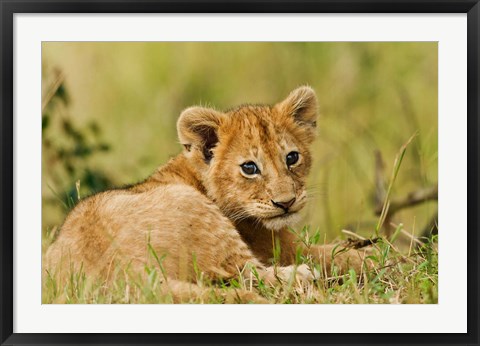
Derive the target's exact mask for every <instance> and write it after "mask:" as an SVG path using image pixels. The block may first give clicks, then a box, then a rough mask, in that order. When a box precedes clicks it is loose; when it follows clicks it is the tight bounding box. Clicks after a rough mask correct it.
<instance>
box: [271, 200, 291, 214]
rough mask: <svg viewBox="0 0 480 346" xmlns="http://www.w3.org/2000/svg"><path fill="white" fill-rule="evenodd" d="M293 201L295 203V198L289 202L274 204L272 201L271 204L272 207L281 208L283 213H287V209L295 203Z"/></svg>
mask: <svg viewBox="0 0 480 346" xmlns="http://www.w3.org/2000/svg"><path fill="white" fill-rule="evenodd" d="M295 201H296V198H295V197H293V198H292V199H291V200H289V201H287V202H276V201H273V200H272V203H273V205H274V206H276V207H278V208H282V209H283V210H285V211H288V208H290V207H291V206H292V205H293V203H295Z"/></svg>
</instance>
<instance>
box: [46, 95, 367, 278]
mask: <svg viewBox="0 0 480 346" xmlns="http://www.w3.org/2000/svg"><path fill="white" fill-rule="evenodd" d="M316 116H317V101H316V97H315V94H314V91H313V90H312V89H311V88H309V87H300V88H298V89H296V90H294V91H293V92H292V93H291V94H290V95H289V96H288V97H287V98H286V99H285V100H284V101H282V102H280V103H278V104H277V105H275V106H251V105H247V106H241V107H238V108H235V109H232V110H230V111H227V112H219V111H215V110H213V109H208V108H201V107H192V108H188V109H186V110H185V111H184V112H182V114H181V115H180V118H179V120H178V124H177V128H178V136H179V139H180V142H181V144H182V145H183V146H184V151H183V152H182V153H181V154H179V155H178V156H177V157H175V158H173V159H171V160H170V161H169V162H168V163H167V164H166V165H165V166H162V167H160V168H159V169H158V170H157V171H156V172H155V173H154V174H153V175H152V176H150V177H149V178H148V179H146V180H145V181H144V182H141V183H139V184H136V185H134V186H133V187H130V188H126V189H119V190H111V191H106V192H102V193H99V194H96V195H93V196H91V197H89V198H86V199H84V200H82V201H81V202H80V203H79V204H78V205H77V206H76V207H75V208H74V209H73V210H72V211H71V212H70V213H69V215H68V216H67V218H66V220H65V222H64V224H63V226H62V228H61V231H60V235H59V237H58V239H57V240H56V241H55V242H54V244H52V246H51V247H50V248H49V249H48V252H47V254H46V267H47V268H48V269H49V270H50V271H52V270H53V271H55V272H56V273H61V272H66V271H68V270H69V269H71V266H73V268H74V269H77V270H78V269H80V268H82V269H83V270H84V271H85V272H86V273H87V275H89V276H100V277H103V278H105V279H107V278H108V275H109V271H110V269H111V268H112V265H121V266H125V267H128V268H129V269H131V270H133V271H134V272H138V273H142V272H143V268H144V266H145V264H146V263H147V261H148V260H147V259H148V258H149V255H148V252H149V248H148V246H149V245H148V244H150V246H151V248H153V249H154V251H155V253H156V254H157V255H158V256H159V257H162V267H163V269H164V271H165V272H166V273H167V275H168V277H169V278H171V279H173V280H180V282H194V281H195V279H196V275H198V271H200V272H201V273H202V275H203V276H204V277H205V278H208V279H211V280H213V281H216V280H219V279H230V278H233V277H235V276H238V274H239V271H240V270H243V269H244V268H245V267H247V268H248V267H249V265H253V266H255V267H256V268H257V270H258V271H259V273H260V275H261V276H262V277H263V278H264V279H265V280H266V281H273V280H274V274H273V271H272V269H271V268H269V266H270V265H271V262H272V258H273V250H272V249H273V247H272V244H275V243H276V242H278V243H279V244H280V249H281V252H280V264H281V265H283V266H285V268H284V269H282V270H280V273H281V274H282V273H283V275H284V276H288V274H289V273H290V272H291V271H292V270H293V269H291V268H293V267H291V265H292V264H294V263H295V254H296V251H297V248H298V247H299V246H300V244H299V242H298V241H297V239H296V238H295V236H294V235H293V234H292V233H291V232H289V231H288V229H287V228H288V227H289V226H293V223H295V222H296V221H298V212H299V211H300V210H301V209H302V208H303V206H304V205H305V203H306V201H307V195H306V190H305V180H306V177H307V174H308V172H309V170H310V166H311V154H310V151H309V148H310V145H311V143H312V142H313V140H314V138H315V126H316ZM292 151H296V152H299V153H300V156H299V160H298V162H297V163H295V164H293V165H291V166H290V167H288V166H287V164H286V162H285V159H286V156H287V154H288V153H290V152H292ZM248 161H252V162H255V163H256V164H257V166H258V168H259V169H260V172H261V173H260V174H257V175H255V176H249V175H246V174H245V173H244V172H242V170H241V167H240V165H241V164H242V163H244V162H248ZM293 198H295V202H294V203H293V205H291V206H290V208H289V209H288V211H289V213H285V210H284V209H282V208H279V207H278V206H275V205H274V204H273V202H272V201H277V202H286V201H289V200H292V199H293ZM272 235H273V237H274V238H275V239H274V240H273V242H272ZM332 249H333V247H332V246H326V247H313V248H311V249H306V248H303V249H301V251H303V252H304V254H310V255H312V256H313V257H314V258H315V259H316V260H317V261H319V262H320V263H322V264H323V265H324V267H325V268H326V271H327V274H328V272H329V270H330V266H331V258H332V256H331V252H332ZM335 261H336V264H337V265H338V266H339V267H340V269H342V270H347V269H348V267H349V266H353V267H355V268H356V269H357V270H358V269H359V267H360V265H361V263H362V258H361V253H359V252H356V251H350V252H348V253H346V254H342V255H340V256H337V257H336V258H335ZM64 263H68V265H65V264H64ZM195 266H197V268H198V269H197V273H195ZM305 275H306V274H304V276H305ZM306 276H308V275H306Z"/></svg>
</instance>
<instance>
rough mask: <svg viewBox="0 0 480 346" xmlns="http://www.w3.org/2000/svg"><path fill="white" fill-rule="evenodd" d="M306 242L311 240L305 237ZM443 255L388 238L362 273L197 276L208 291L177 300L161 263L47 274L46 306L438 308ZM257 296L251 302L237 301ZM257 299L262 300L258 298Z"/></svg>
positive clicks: (433, 246) (307, 261)
mask: <svg viewBox="0 0 480 346" xmlns="http://www.w3.org/2000/svg"><path fill="white" fill-rule="evenodd" d="M303 237H304V238H303V241H306V242H309V241H310V243H312V242H311V239H312V238H311V237H310V240H308V239H306V238H305V235H303ZM437 259H438V253H437V250H436V242H435V239H433V240H430V241H427V242H426V243H424V244H420V243H418V240H415V241H414V240H413V238H411V243H410V247H409V248H408V249H405V251H400V250H399V249H397V248H396V247H395V246H394V245H393V244H392V243H390V242H389V241H387V240H379V241H377V243H376V244H375V245H374V247H373V251H372V252H371V253H370V254H369V256H368V261H370V263H372V264H373V267H370V268H366V267H365V268H364V270H362V271H361V272H360V273H357V272H355V271H354V270H350V271H349V272H348V273H345V274H344V275H332V276H331V277H324V276H323V275H321V277H320V278H319V279H317V280H316V281H312V282H302V281H300V280H298V279H295V277H293V276H292V277H291V278H290V280H288V281H283V282H281V281H278V282H277V284H275V285H274V286H271V285H267V284H265V283H264V282H262V281H261V280H260V281H257V280H253V281H254V282H255V284H252V280H251V279H252V278H249V277H242V276H241V275H240V276H239V279H233V280H230V281H229V282H225V283H215V284H213V283H211V282H206V281H205V280H203V279H202V277H201V274H200V273H199V275H198V278H197V279H198V285H199V286H200V287H202V290H203V291H204V293H203V294H201V295H193V297H192V298H189V299H188V298H185V297H183V298H182V299H181V300H178V299H175V300H174V298H173V296H174V295H173V294H172V292H171V291H169V289H166V288H165V285H164V283H165V277H164V275H163V273H162V270H161V268H159V267H158V266H156V265H148V266H145V273H144V275H143V276H142V277H141V278H140V277H139V276H135V275H131V274H129V273H128V271H125V270H122V269H120V268H117V270H113V271H112V277H113V279H112V280H111V281H109V282H103V281H96V282H92V281H90V280H88V278H87V277H86V276H85V275H84V274H83V273H82V272H75V273H71V274H70V276H69V277H68V279H67V280H66V281H64V282H59V281H58V280H57V279H56V278H55V277H52V276H50V275H45V278H44V280H43V290H42V301H43V303H46V304H49V303H67V304H87V303H88V304H90V303H93V304H127V303H130V304H158V303H173V302H176V303H179V302H181V303H204V304H217V303H238V302H241V303H248V302H252V303H276V304H278V303H282V304H291V303H293V304H313V303H322V304H323V303H325V304H370V303H374V304H399V303H407V304H420V303H424V304H436V303H437V302H438V287H437V284H438V264H437ZM301 263H305V264H307V265H308V266H309V268H311V270H312V272H315V271H316V272H317V273H318V272H320V273H322V268H321V267H320V266H319V265H318V264H316V263H313V262H312V261H311V259H309V258H301V259H299V264H301ZM245 292H253V293H255V295H253V296H252V297H251V298H250V297H247V298H243V299H240V298H238V297H239V296H242V294H244V293H245ZM256 295H258V296H259V297H261V298H262V299H263V300H258V299H255V298H254V297H256Z"/></svg>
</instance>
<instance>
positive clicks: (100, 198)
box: [46, 184, 234, 276]
mask: <svg viewBox="0 0 480 346" xmlns="http://www.w3.org/2000/svg"><path fill="white" fill-rule="evenodd" d="M212 228H213V229H214V231H213V232H212V231H210V230H212ZM232 231H234V226H233V225H232V224H231V222H230V221H229V220H228V219H227V218H226V217H224V216H223V215H222V214H221V212H220V210H219V209H218V207H217V206H216V205H215V204H214V203H213V202H211V201H210V200H209V199H208V198H207V197H205V196H204V195H202V194H201V193H200V192H198V191H197V190H195V189H194V188H192V187H190V186H187V185H181V184H175V185H160V186H158V187H157V188H155V189H151V190H149V191H145V192H141V193H134V192H131V191H128V190H112V191H106V192H102V193H99V194H96V195H94V196H91V197H89V198H86V199H85V200H83V201H81V202H80V203H79V204H78V205H77V206H76V207H75V208H74V209H73V210H72V211H71V212H70V214H69V215H68V216H67V218H66V220H65V223H64V224H63V226H62V228H61V230H60V234H59V237H58V239H57V240H56V241H55V242H54V243H53V244H52V245H51V246H50V248H49V249H48V251H47V254H46V268H47V269H49V270H51V271H52V270H53V272H57V273H58V272H63V273H65V271H68V270H69V269H70V268H73V269H74V270H78V269H79V268H80V266H82V269H83V270H85V271H86V272H87V273H88V274H94V273H101V272H102V271H103V270H105V269H106V268H107V267H108V266H109V265H110V264H111V262H112V260H113V259H115V260H119V261H121V262H122V263H131V264H133V267H135V266H137V267H138V269H139V270H141V268H143V266H144V264H145V263H146V262H147V261H148V256H149V254H148V250H147V243H148V242H150V244H151V245H152V247H153V248H154V249H155V251H156V252H158V255H159V256H160V255H162V254H166V255H167V257H166V261H165V263H164V265H165V266H167V267H168V268H165V269H167V272H169V273H171V274H172V276H178V274H179V271H180V268H178V264H179V263H181V262H184V263H185V262H188V261H186V260H185V259H182V258H181V256H187V255H190V256H191V253H190V254H188V253H186V252H185V251H184V250H182V249H188V248H191V247H192V246H193V244H194V246H195V248H196V249H197V252H200V253H198V254H196V256H197V257H198V260H199V261H200V263H199V265H200V266H202V267H204V269H205V270H207V271H208V268H209V267H211V266H214V265H216V264H217V259H213V258H211V257H212V256H211V252H212V251H211V250H212V248H215V247H218V246H219V244H218V243H219V239H222V236H223V235H225V234H228V233H229V232H232ZM210 262H211V263H210Z"/></svg>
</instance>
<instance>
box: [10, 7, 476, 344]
mask: <svg viewBox="0 0 480 346" xmlns="http://www.w3.org/2000/svg"><path fill="white" fill-rule="evenodd" d="M0 12H1V30H2V33H1V54H0V56H1V117H0V121H1V123H0V124H1V125H0V127H1V141H0V146H1V158H0V192H1V196H2V197H1V202H0V203H1V207H0V220H1V226H2V227H1V232H0V243H1V254H0V261H1V263H0V270H1V275H0V280H1V282H0V294H1V300H0V302H1V305H0V311H1V312H0V314H1V315H0V319H1V323H0V342H1V345H26V344H29V345H37V344H45V345H47V344H48V345H59V344H66V345H73V344H78V345H80V344H81V345H85V344H92V345H93V344H95V345H107V344H116V345H153V344H159V345H167V344H200V343H201V344H238V345H240V344H292V345H299V344H335V345H339V344H358V345H367V344H412V345H413V344H422V345H423V344H435V345H440V344H442V345H446V344H448V345H460V344H462V345H466V344H468V345H478V344H479V338H478V327H479V318H478V317H479V310H480V305H479V299H478V296H479V277H480V276H479V256H478V249H480V243H479V237H478V233H479V231H480V229H479V225H478V213H479V208H478V196H479V178H478V177H479V147H480V137H479V133H480V127H479V118H480V114H479V104H480V88H479V80H480V78H479V77H480V69H479V62H480V59H479V49H480V41H479V40H480V38H479V29H480V28H479V17H480V4H479V0H421V1H416V0H393V1H389V0H325V1H324V0H297V1H295V0H244V1H239V0H233V1H227V0H209V1H206V0H200V1H194V0H185V1H183V0H168V1H162V0H139V1H135V0H120V1H109V0H100V1H89V0H85V1H67V0H40V1H33V0H30V1H15V0H0ZM157 12H158V13H467V36H468V37H467V42H468V52H467V54H468V66H467V69H468V78H467V88H468V97H467V102H468V105H467V111H468V129H467V136H468V138H467V142H468V153H467V154H468V209H467V213H468V220H467V221H468V249H467V251H468V272H469V276H468V277H467V278H459V280H458V281H459V284H462V285H463V284H465V281H466V283H467V290H468V310H467V314H468V323H467V324H468V325H467V328H468V332H467V333H465V334H453V333H452V334H426V333H424V334H408V333H405V334H357V333H356V334H256V335H252V336H249V337H245V336H242V335H240V334H238V335H237V334H229V335H228V336H227V335H226V336H219V335H215V334H108V333H102V334H93V333H92V334H63V333H62V334H60V333H58V334H25V333H14V332H13V317H14V311H13V297H14V290H13V232H14V229H15V225H14V223H13V201H14V199H15V196H14V191H13V181H14V171H13V160H14V149H15V148H14V146H13V139H14V138H13V126H14V125H13V124H14V118H13V64H14V61H13V35H14V28H13V16H14V14H16V13H157ZM452 318H455V316H452Z"/></svg>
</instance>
